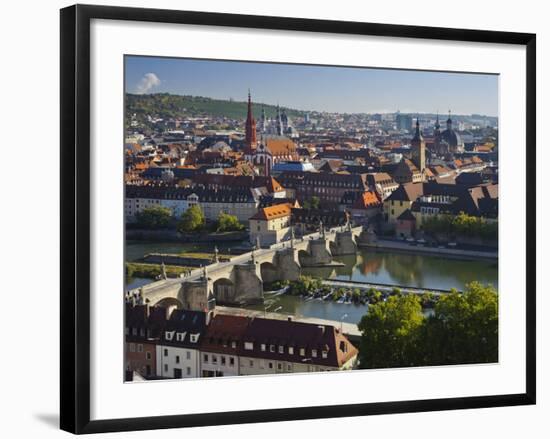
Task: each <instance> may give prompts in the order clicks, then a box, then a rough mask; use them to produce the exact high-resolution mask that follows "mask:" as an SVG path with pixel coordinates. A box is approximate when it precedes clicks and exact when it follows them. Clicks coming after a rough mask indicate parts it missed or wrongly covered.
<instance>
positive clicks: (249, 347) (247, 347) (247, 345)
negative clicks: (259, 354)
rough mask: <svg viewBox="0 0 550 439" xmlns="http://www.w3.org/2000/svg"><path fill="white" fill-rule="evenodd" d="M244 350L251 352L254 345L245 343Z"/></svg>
mask: <svg viewBox="0 0 550 439" xmlns="http://www.w3.org/2000/svg"><path fill="white" fill-rule="evenodd" d="M244 348H245V349H246V350H247V351H251V350H253V349H254V343H252V342H250V341H245V342H244Z"/></svg>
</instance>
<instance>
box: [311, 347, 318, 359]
mask: <svg viewBox="0 0 550 439" xmlns="http://www.w3.org/2000/svg"><path fill="white" fill-rule="evenodd" d="M311 356H312V357H317V349H312V350H311Z"/></svg>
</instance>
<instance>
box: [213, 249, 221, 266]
mask: <svg viewBox="0 0 550 439" xmlns="http://www.w3.org/2000/svg"><path fill="white" fill-rule="evenodd" d="M219 261H220V259H219V255H218V246H217V245H215V246H214V264H217V263H218V262H219Z"/></svg>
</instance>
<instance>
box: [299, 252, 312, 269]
mask: <svg viewBox="0 0 550 439" xmlns="http://www.w3.org/2000/svg"><path fill="white" fill-rule="evenodd" d="M310 258H311V254H310V253H309V252H308V251H307V250H298V262H300V265H302V266H304V265H306V264H307V262H308V261H309V259H310Z"/></svg>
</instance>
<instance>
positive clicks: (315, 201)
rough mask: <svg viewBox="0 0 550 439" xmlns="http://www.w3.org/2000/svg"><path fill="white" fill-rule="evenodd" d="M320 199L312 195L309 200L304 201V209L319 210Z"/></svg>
mask: <svg viewBox="0 0 550 439" xmlns="http://www.w3.org/2000/svg"><path fill="white" fill-rule="evenodd" d="M320 201H321V200H320V199H319V197H318V196H316V195H314V196H313V197H311V198H310V199H309V200H306V201H304V208H305V209H319V204H320Z"/></svg>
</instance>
